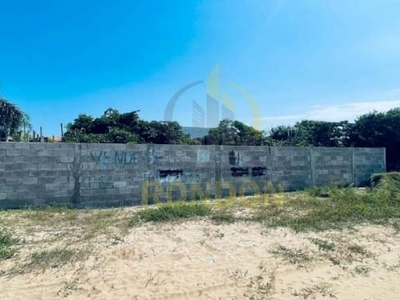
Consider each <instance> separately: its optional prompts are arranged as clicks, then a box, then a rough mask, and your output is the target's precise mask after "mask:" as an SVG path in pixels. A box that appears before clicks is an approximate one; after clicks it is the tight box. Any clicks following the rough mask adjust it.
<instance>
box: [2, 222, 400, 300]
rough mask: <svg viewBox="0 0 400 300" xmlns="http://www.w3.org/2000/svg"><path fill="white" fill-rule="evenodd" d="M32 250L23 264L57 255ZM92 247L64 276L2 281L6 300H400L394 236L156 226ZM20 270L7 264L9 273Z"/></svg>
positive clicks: (55, 272)
mask: <svg viewBox="0 0 400 300" xmlns="http://www.w3.org/2000/svg"><path fill="white" fill-rule="evenodd" d="M54 235H55V233H54V232H43V233H42V235H41V236H40V239H41V240H42V241H43V240H45V239H49V240H51V237H52V236H54ZM73 235H74V231H71V232H70V233H69V234H68V235H67V236H66V237H64V238H62V239H58V240H57V242H54V243H59V244H61V243H64V244H65V243H67V244H68V238H72V237H73ZM321 243H322V244H323V243H325V246H326V245H331V246H332V247H331V246H326V247H324V246H322V247H318V244H319V245H321ZM28 245H29V246H26V247H25V248H24V249H22V250H21V251H22V253H24V254H21V255H22V256H23V255H25V256H28V255H29V253H32V252H33V251H38V250H39V249H42V250H43V249H44V248H45V247H49V246H48V245H49V243H39V242H38V238H37V237H34V238H32V240H31V241H30V242H29V243H28ZM75 246H76V245H75ZM90 247H91V253H90V255H89V257H88V259H86V260H84V261H80V262H75V263H72V264H67V265H65V266H63V267H61V268H49V269H47V270H45V271H37V270H36V271H32V272H29V273H27V274H14V275H9V274H8V275H7V272H6V274H4V273H3V275H1V276H0V299H61V298H62V299H351V300H355V299H382V300H383V299H384V300H388V299H400V234H399V233H395V231H394V229H392V228H388V227H381V226H361V227H357V228H356V229H354V230H346V231H329V232H323V233H294V232H292V231H291V230H289V229H284V228H278V229H268V228H265V227H263V226H262V225H260V224H253V223H243V222H237V223H234V224H222V225H217V224H213V223H212V222H211V221H208V220H197V221H187V222H183V223H175V224H150V223H148V224H146V225H143V226H140V227H136V228H133V229H131V231H130V232H129V233H128V234H127V235H125V236H123V237H114V238H110V237H109V236H102V237H97V238H96V240H95V241H94V242H91V243H90ZM332 248H334V249H332ZM18 259H21V256H20V257H19V258H18ZM15 263H16V261H15V258H13V259H10V260H7V261H3V262H0V271H3V272H4V271H7V270H8V269H9V268H11V267H12V265H13V264H15Z"/></svg>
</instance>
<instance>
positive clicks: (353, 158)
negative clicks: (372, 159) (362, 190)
mask: <svg viewBox="0 0 400 300" xmlns="http://www.w3.org/2000/svg"><path fill="white" fill-rule="evenodd" d="M350 149H351V180H352V182H353V185H354V186H357V185H358V183H357V182H356V161H355V153H354V147H351V148H350Z"/></svg>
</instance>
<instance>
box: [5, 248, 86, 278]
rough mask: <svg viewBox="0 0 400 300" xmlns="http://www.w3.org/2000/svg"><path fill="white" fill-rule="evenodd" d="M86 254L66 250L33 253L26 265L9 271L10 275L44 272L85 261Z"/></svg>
mask: <svg viewBox="0 0 400 300" xmlns="http://www.w3.org/2000/svg"><path fill="white" fill-rule="evenodd" d="M88 254H89V252H88V251H84V250H76V249H66V248H64V249H59V248H57V249H53V250H43V251H38V252H34V253H33V254H31V256H30V257H29V259H28V261H27V262H26V263H24V264H21V265H16V266H14V268H13V269H12V270H10V274H24V273H29V272H32V271H35V270H39V271H45V270H47V269H49V268H61V267H63V266H65V265H66V264H68V263H74V262H77V261H82V260H85V259H87V257H88Z"/></svg>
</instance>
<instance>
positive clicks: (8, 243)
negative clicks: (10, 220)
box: [0, 228, 18, 260]
mask: <svg viewBox="0 0 400 300" xmlns="http://www.w3.org/2000/svg"><path fill="white" fill-rule="evenodd" d="M17 242H18V239H17V238H15V237H13V234H12V233H11V232H10V231H9V230H7V229H5V228H0V260H4V259H9V258H11V257H12V256H13V255H14V253H15V250H14V249H13V246H14V245H15V244H16V243H17Z"/></svg>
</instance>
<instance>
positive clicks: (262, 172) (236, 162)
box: [228, 151, 267, 177]
mask: <svg viewBox="0 0 400 300" xmlns="http://www.w3.org/2000/svg"><path fill="white" fill-rule="evenodd" d="M228 155H229V156H228V161H229V164H230V165H232V166H234V167H231V168H230V170H231V172H232V173H231V175H232V176H233V177H242V176H249V175H250V171H249V169H250V167H245V166H243V156H242V155H241V154H240V152H238V151H229V154H228ZM266 171H267V168H266V167H261V166H257V167H252V168H251V176H253V177H261V176H266V175H267V174H266Z"/></svg>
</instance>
